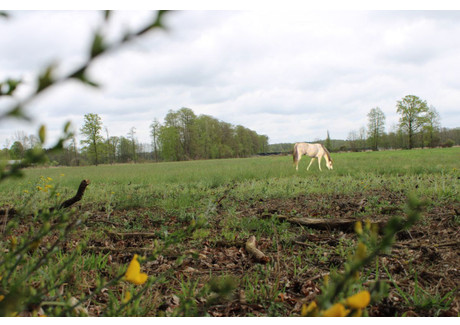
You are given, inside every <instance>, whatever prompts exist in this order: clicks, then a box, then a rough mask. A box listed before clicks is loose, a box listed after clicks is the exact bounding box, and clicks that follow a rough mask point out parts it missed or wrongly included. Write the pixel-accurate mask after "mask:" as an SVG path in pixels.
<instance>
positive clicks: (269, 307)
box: [0, 148, 460, 316]
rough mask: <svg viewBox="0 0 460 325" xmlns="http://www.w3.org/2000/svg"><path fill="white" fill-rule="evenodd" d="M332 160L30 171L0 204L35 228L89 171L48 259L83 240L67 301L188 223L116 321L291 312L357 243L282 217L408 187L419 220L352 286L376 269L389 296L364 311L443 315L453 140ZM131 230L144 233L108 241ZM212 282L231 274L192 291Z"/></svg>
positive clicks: (337, 210)
mask: <svg viewBox="0 0 460 325" xmlns="http://www.w3.org/2000/svg"><path fill="white" fill-rule="evenodd" d="M332 158H333V160H334V170H332V171H328V170H327V169H326V167H325V165H324V162H323V165H322V166H323V171H322V172H320V171H319V170H318V166H317V164H316V163H314V164H313V165H312V167H311V168H310V171H306V166H307V165H308V163H309V158H307V159H306V158H305V157H304V158H303V159H302V160H301V162H300V165H299V172H296V171H295V168H294V166H293V164H292V156H276V157H256V158H247V159H229V160H206V161H188V162H171V163H149V164H130V165H101V166H97V167H96V166H89V167H59V168H31V169H28V170H26V171H25V177H24V178H21V179H14V180H13V179H9V180H7V181H4V182H2V183H1V184H0V209H3V210H6V209H7V208H10V209H11V208H14V209H15V210H16V211H18V212H17V213H18V215H19V216H20V217H19V218H20V223H19V225H18V227H17V229H16V230H15V232H16V235H18V236H19V235H21V234H25V233H27V231H29V229H30V227H31V226H30V224H29V223H34V222H35V223H39V222H40V220H36V218H34V217H33V216H35V215H37V213H38V211H40V210H43V209H45V208H49V207H51V206H58V205H59V204H60V203H61V202H62V201H63V200H65V199H68V198H70V197H72V196H73V195H74V194H75V191H76V189H77V188H78V184H79V183H80V182H81V180H83V179H89V180H90V181H91V184H90V185H89V186H88V188H87V190H86V192H85V194H84V197H83V199H82V200H81V201H80V202H78V203H77V204H76V205H75V206H76V209H75V210H74V211H75V212H74V213H75V214H77V215H84V216H85V217H84V222H83V225H82V228H81V229H82V230H83V231H77V232H75V233H73V234H72V239H71V240H70V241H69V242H66V243H65V245H64V247H63V248H62V249H61V250H59V251H58V252H57V254H56V257H55V258H56V259H58V258H63V256H65V255H66V254H67V252H68V251H69V250H71V247H72V245H74V246H73V247H75V245H77V244H78V243H80V242H87V245H88V247H89V248H87V249H83V251H82V252H81V254H80V255H79V257H78V261H77V262H76V263H75V264H74V265H73V266H72V268H73V269H72V273H73V274H74V275H73V278H72V279H69V280H66V281H67V282H66V286H65V287H66V290H67V291H68V293H69V294H71V295H72V296H79V295H80V294H81V293H85V294H87V293H88V292H92V290H94V288H96V287H97V283H98V281H99V279H100V278H104V279H107V278H109V279H110V278H113V277H116V275H117V274H118V273H119V271H120V270H122V269H123V268H124V267H125V265H126V264H127V263H128V262H129V260H130V259H131V258H132V255H133V252H138V253H139V254H140V255H144V254H145V252H146V251H147V252H148V248H149V247H150V248H151V247H154V246H155V245H157V244H158V241H160V242H166V241H167V240H168V238H170V237H168V236H170V235H171V234H175V233H176V232H178V231H181V230H184V229H185V228H186V227H187V226H188V225H190V224H191V223H192V224H199V225H200V228H199V229H195V230H194V231H193V232H192V233H190V234H189V235H188V236H186V237H184V238H181V240H179V241H176V242H174V244H171V246H170V247H168V250H167V251H165V252H163V254H160V255H156V256H154V257H150V258H147V260H146V262H145V263H143V264H142V267H143V269H144V271H145V272H146V273H147V274H149V276H153V277H156V278H157V279H160V278H161V280H158V281H156V282H155V283H154V284H152V285H151V286H150V287H149V288H148V289H146V290H145V291H143V292H142V297H143V299H142V302H138V303H137V304H136V306H131V307H130V309H127V311H126V310H125V311H124V313H123V315H148V316H156V315H213V316H250V315H255V316H295V315H299V314H300V312H301V307H302V304H304V303H308V302H310V301H312V300H313V299H314V298H315V296H316V295H318V294H319V293H320V292H321V285H322V281H323V280H322V276H321V275H324V274H327V273H329V272H331V271H333V270H341V268H342V267H343V264H344V262H345V261H346V260H347V258H348V257H349V256H350V254H352V252H353V251H354V248H355V246H356V242H357V238H356V234H354V233H353V232H350V231H346V230H344V229H333V228H331V229H323V230H321V229H313V228H310V227H307V226H301V225H298V224H295V223H292V222H287V221H286V220H287V219H289V218H306V217H312V218H326V219H327V218H329V219H331V220H335V219H343V218H351V219H356V220H364V219H365V218H371V219H373V220H378V219H385V218H388V217H390V216H392V215H400V216H404V215H405V212H404V211H405V210H404V207H405V204H406V200H407V197H408V195H409V194H414V195H416V196H417V197H419V198H421V199H424V200H426V202H427V203H426V207H425V211H424V213H423V216H422V219H421V221H420V222H419V224H417V225H416V226H415V227H414V228H413V229H411V230H409V231H406V232H404V233H400V234H398V236H397V242H396V243H397V245H395V248H394V249H393V251H391V252H387V253H386V254H384V256H381V257H380V258H379V260H378V263H379V264H378V265H380V269H378V268H377V269H376V268H375V266H374V267H368V268H366V270H365V271H364V272H362V277H363V278H362V281H361V282H360V283H361V285H362V286H363V287H366V286H368V285H369V283H370V282H372V281H374V280H375V278H376V276H377V277H378V276H380V278H383V279H385V281H387V282H388V283H389V284H390V293H389V295H388V296H387V297H386V298H384V299H383V300H382V301H380V302H379V303H376V304H371V306H370V307H369V310H368V313H369V315H371V316H383V315H390V316H394V315H403V314H405V315H409V316H410V315H427V316H438V315H446V316H457V315H458V312H459V309H458V308H459V292H458V283H460V273H459V269H460V262H459V261H460V258H459V255H458V248H459V243H460V242H459V241H458V239H457V238H458V235H459V232H458V229H459V225H460V217H459V212H460V200H459V198H460V196H459V188H460V181H459V179H460V162H459V161H460V159H459V158H460V148H448V149H424V150H411V151H385V152H364V153H339V154H333V155H332ZM26 216H32V217H30V220H29V219H28V218H27V217H26ZM280 217H282V218H280ZM134 232H144V233H146V232H148V233H149V234H151V236H150V237H149V236H147V237H146V236H145V234H144V235H142V234H139V235H132V236H130V237H125V236H121V235H120V233H134ZM251 235H254V236H256V240H257V245H258V246H259V248H260V249H261V250H262V251H263V252H264V253H265V254H266V255H267V256H269V257H270V262H269V263H267V264H260V263H256V262H255V261H254V260H253V259H251V257H250V256H249V255H248V254H247V252H246V251H245V249H244V243H245V241H246V240H247V239H248V237H249V236H251ZM7 239H9V237H8V238H7ZM147 255H149V254H148V253H147ZM378 270H380V271H378ZM376 273H377V275H376ZM216 277H219V279H221V280H222V279H224V280H222V281H223V282H224V283H225V281H226V280H225V279H226V278H228V279H231V280H228V283H229V284H228V286H229V288H230V289H229V294H228V295H227V296H226V297H225V299H224V298H222V299H220V300H218V301H216V302H211V299H209V295H208V296H207V295H206V294H205V293H204V292H203V290H204V288H208V289H209V286H210V283H211V287H212V283H213V282H212V281H214V280H213V279H215V278H216ZM36 281H39V277H38V278H37V279H36ZM222 281H221V282H222ZM126 290H128V285H127V284H123V283H118V284H116V285H113V286H112V287H110V288H109V293H107V292H100V293H98V294H95V295H93V296H92V297H91V299H88V300H87V302H86V303H85V308H87V310H88V312H89V314H90V315H93V316H96V315H101V314H103V313H104V310H106V308H107V306H108V305H110V304H111V303H113V300H114V299H115V300H116V299H118V300H120V299H122V298H120V297H121V295H122V293H123V292H125V291H126ZM129 290H131V289H129ZM133 290H134V289H133ZM208 293H209V292H208ZM146 298H148V299H146ZM45 309H46V308H45ZM106 314H107V312H106Z"/></svg>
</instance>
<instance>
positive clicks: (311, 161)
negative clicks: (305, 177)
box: [307, 158, 315, 170]
mask: <svg viewBox="0 0 460 325" xmlns="http://www.w3.org/2000/svg"><path fill="white" fill-rule="evenodd" d="M313 160H315V158H311V160H310V164H308V167H307V170H309V169H310V166H311V164H312V163H313Z"/></svg>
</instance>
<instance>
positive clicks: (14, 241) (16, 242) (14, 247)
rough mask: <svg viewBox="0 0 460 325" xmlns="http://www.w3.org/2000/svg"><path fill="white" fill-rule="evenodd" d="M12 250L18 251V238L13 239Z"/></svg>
mask: <svg viewBox="0 0 460 325" xmlns="http://www.w3.org/2000/svg"><path fill="white" fill-rule="evenodd" d="M10 243H11V249H13V250H14V249H16V246H17V245H18V239H17V238H16V236H13V237H11V241H10Z"/></svg>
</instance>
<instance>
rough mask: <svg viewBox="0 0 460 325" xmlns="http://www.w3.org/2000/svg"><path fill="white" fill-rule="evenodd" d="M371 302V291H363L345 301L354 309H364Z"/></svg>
mask: <svg viewBox="0 0 460 325" xmlns="http://www.w3.org/2000/svg"><path fill="white" fill-rule="evenodd" d="M370 302H371V294H370V293H369V291H367V290H364V291H361V292H359V293H357V294H355V295H353V296H351V297H348V298H347V300H346V301H345V304H346V305H347V307H349V308H352V309H362V308H365V307H366V306H367V305H369V303H370Z"/></svg>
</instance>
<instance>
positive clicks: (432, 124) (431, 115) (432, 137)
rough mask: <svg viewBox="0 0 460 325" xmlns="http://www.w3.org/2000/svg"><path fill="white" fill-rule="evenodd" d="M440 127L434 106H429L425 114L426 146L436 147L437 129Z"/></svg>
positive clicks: (437, 142)
mask: <svg viewBox="0 0 460 325" xmlns="http://www.w3.org/2000/svg"><path fill="white" fill-rule="evenodd" d="M440 127H441V123H440V117H439V113H438V111H437V110H436V108H435V107H434V106H430V108H429V109H428V112H427V114H426V123H425V127H424V129H425V131H426V133H428V146H430V147H436V146H437V145H438V144H439V136H438V135H437V134H439V129H440Z"/></svg>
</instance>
